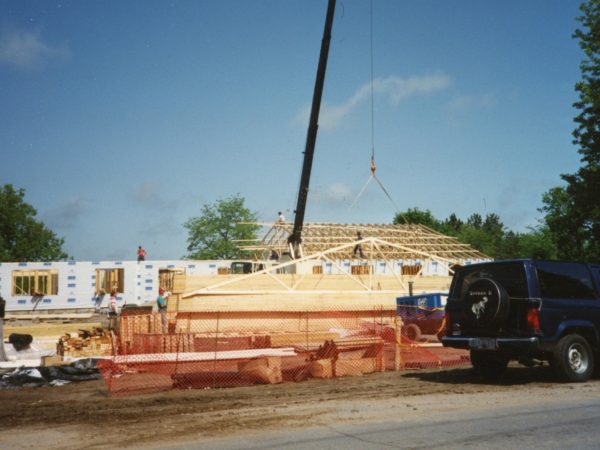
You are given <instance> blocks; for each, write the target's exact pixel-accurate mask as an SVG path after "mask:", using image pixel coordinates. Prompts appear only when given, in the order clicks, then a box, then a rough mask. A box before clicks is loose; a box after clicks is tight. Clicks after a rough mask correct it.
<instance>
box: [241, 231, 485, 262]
mask: <svg viewBox="0 0 600 450" xmlns="http://www.w3.org/2000/svg"><path fill="white" fill-rule="evenodd" d="M291 232H292V224H287V223H284V224H280V223H276V224H273V225H272V226H271V228H270V229H269V230H268V231H267V233H266V234H265V236H264V237H263V238H262V240H261V241H260V242H259V243H258V244H250V245H240V248H242V249H244V250H248V251H253V252H258V253H260V252H262V253H263V255H269V254H270V252H271V251H273V250H274V251H276V252H278V253H279V254H284V253H286V252H288V250H289V246H288V236H289V235H290V233H291ZM358 232H360V233H361V235H362V237H363V240H364V239H366V238H370V237H373V238H377V239H378V240H379V241H381V242H380V243H379V245H378V246H377V254H373V255H371V254H369V253H368V252H369V251H371V250H372V249H371V248H370V247H369V246H365V245H364V244H363V245H362V247H363V251H365V252H366V253H365V255H366V258H368V259H387V260H411V259H434V260H435V259H437V260H443V261H446V262H451V263H454V264H462V263H464V261H465V260H488V259H490V258H489V256H487V255H484V254H483V253H481V252H479V251H477V250H475V249H473V248H472V247H471V246H470V245H468V244H463V243H461V242H459V241H458V239H456V238H453V237H450V236H446V235H443V234H441V233H439V232H437V231H434V230H432V229H431V228H428V227H426V226H424V225H387V224H339V223H307V224H305V225H304V228H303V229H302V249H303V254H304V255H312V254H315V253H321V252H325V251H328V250H330V249H332V248H334V247H337V246H340V245H342V244H346V243H349V242H355V241H356V240H357V233H358ZM356 243H357V242H356ZM352 250H353V248H352V247H350V248H348V247H347V246H346V247H343V248H342V249H340V250H339V251H338V252H335V253H333V254H331V253H329V257H330V258H333V259H346V258H350V257H352Z"/></svg>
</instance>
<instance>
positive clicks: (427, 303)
mask: <svg viewBox="0 0 600 450" xmlns="http://www.w3.org/2000/svg"><path fill="white" fill-rule="evenodd" d="M442 295H446V294H442V293H440V292H438V293H434V294H422V295H409V296H406V297H397V298H396V306H409V307H410V306H412V307H413V308H430V309H433V308H441V307H442Z"/></svg>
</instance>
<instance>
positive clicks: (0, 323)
mask: <svg viewBox="0 0 600 450" xmlns="http://www.w3.org/2000/svg"><path fill="white" fill-rule="evenodd" d="M5 310H6V300H4V299H3V298H2V297H1V296H0V361H6V360H7V359H8V358H7V357H6V351H5V350H4V312H5Z"/></svg>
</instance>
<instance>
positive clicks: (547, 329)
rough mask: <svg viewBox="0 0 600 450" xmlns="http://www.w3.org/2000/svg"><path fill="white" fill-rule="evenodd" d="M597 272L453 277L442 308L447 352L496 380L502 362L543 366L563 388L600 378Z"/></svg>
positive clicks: (595, 268) (507, 271)
mask: <svg viewBox="0 0 600 450" xmlns="http://www.w3.org/2000/svg"><path fill="white" fill-rule="evenodd" d="M599 288H600V265H598V264H583V263H577V262H559V261H535V260H529V259H523V260H510V261H495V262H487V263H481V264H473V265H469V266H464V267H460V268H458V269H457V270H456V272H455V274H454V278H453V280H452V284H451V286H450V292H449V296H448V302H447V304H446V336H445V337H444V338H442V343H443V345H444V346H446V347H455V348H463V349H468V350H470V352H471V363H472V364H473V368H474V369H475V370H476V371H477V372H478V373H479V374H480V375H482V376H483V377H486V378H497V377H499V376H500V375H501V374H502V373H503V372H504V370H505V369H506V366H507V365H508V362H509V361H511V360H517V361H519V362H520V363H522V364H525V365H534V364H541V363H542V361H547V362H549V363H550V366H551V367H552V368H553V369H554V370H555V372H556V373H557V375H558V376H559V377H560V379H561V380H563V381H571V382H582V381H587V380H588V379H589V378H590V377H591V375H592V373H593V372H594V368H595V366H598V367H596V371H597V372H600V370H598V368H600V296H599Z"/></svg>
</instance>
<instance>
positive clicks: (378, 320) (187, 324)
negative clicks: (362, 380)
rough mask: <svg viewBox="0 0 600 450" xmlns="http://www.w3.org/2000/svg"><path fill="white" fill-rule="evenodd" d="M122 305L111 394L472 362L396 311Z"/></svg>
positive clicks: (105, 372)
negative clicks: (405, 324) (165, 309)
mask: <svg viewBox="0 0 600 450" xmlns="http://www.w3.org/2000/svg"><path fill="white" fill-rule="evenodd" d="M162 320H163V319H162V317H161V315H160V314H152V313H147V312H146V311H135V310H131V311H123V314H122V315H121V317H120V320H119V329H118V333H117V334H116V335H115V345H114V348H115V354H114V355H113V356H112V358H111V359H105V360H101V361H100V362H99V363H98V367H99V369H100V372H101V374H102V377H103V378H104V380H105V382H106V384H107V386H108V390H109V393H110V394H111V395H131V394H136V393H144V392H155V391H161V390H168V389H188V388H217V387H231V386H242V385H252V384H264V383H281V382H291V381H294V382H298V381H302V380H306V379H308V378H334V377H343V376H356V375H363V374H369V373H373V372H383V371H388V370H402V369H407V368H428V367H442V366H452V365H461V364H465V363H468V361H469V360H468V356H467V353H466V352H464V351H458V350H453V349H446V348H443V347H441V344H440V343H439V341H438V340H437V337H436V336H429V337H424V336H420V340H419V342H416V341H411V340H410V339H409V338H408V337H407V336H405V335H403V334H402V320H401V318H400V317H398V316H397V313H396V311H395V310H386V309H382V308H373V309H371V310H364V309H357V310H345V311H318V312H314V311H252V312H248V311H219V312H177V313H168V315H167V318H166V323H165V324H164V325H165V326H164V333H163V321H162Z"/></svg>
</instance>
